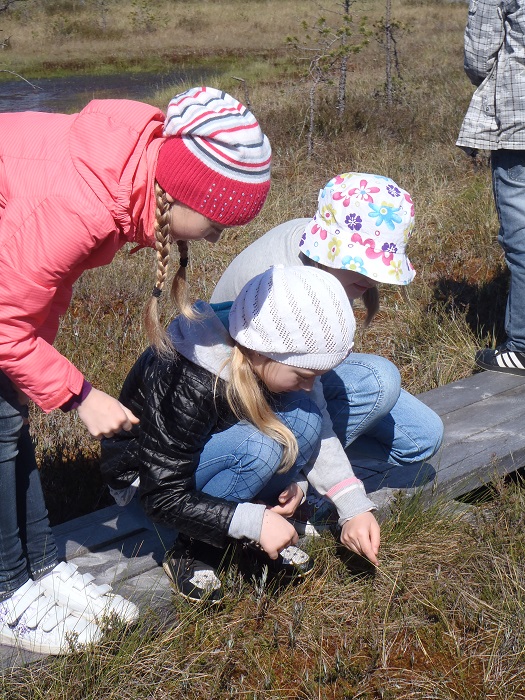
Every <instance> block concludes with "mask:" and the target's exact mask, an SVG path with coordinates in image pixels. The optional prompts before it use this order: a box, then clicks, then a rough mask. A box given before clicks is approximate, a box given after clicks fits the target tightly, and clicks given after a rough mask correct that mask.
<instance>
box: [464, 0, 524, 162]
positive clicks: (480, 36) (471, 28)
mask: <svg viewBox="0 0 525 700" xmlns="http://www.w3.org/2000/svg"><path fill="white" fill-rule="evenodd" d="M464 67H465V71H466V73H467V75H468V76H469V78H470V80H471V81H472V83H474V85H477V86H478V88H477V90H476V92H475V93H474V95H473V97H472V100H471V102H470V106H469V108H468V110H467V113H466V115H465V119H464V121H463V124H462V126H461V130H460V133H459V137H458V140H457V145H458V146H461V147H462V148H464V149H465V150H466V151H467V152H471V151H472V150H476V149H482V150H487V151H493V150H497V149H503V148H505V149H510V150H522V149H525V0H499V1H498V0H470V5H469V13H468V21H467V26H466V29H465V63H464Z"/></svg>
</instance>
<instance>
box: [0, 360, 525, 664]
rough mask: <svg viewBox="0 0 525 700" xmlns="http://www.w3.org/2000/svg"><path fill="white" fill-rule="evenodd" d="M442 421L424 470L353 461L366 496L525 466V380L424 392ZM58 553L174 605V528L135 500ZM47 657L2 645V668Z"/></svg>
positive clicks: (100, 578)
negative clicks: (167, 564)
mask: <svg viewBox="0 0 525 700" xmlns="http://www.w3.org/2000/svg"><path fill="white" fill-rule="evenodd" d="M419 398H421V400H422V401H424V403H426V404H427V405H428V406H430V407H432V408H433V409H434V410H435V411H436V412H437V413H438V414H439V415H440V416H441V418H442V419H443V421H444V424H445V438H444V441H443V445H442V448H441V449H440V451H439V453H438V454H437V455H436V456H435V458H434V459H433V460H432V462H431V463H430V464H427V465H425V467H424V468H423V469H420V468H418V469H412V470H411V469H407V468H403V469H401V468H399V467H398V468H393V467H391V466H390V465H385V468H384V469H381V468H380V467H378V466H377V464H376V465H372V466H371V465H367V464H365V463H363V464H361V465H354V466H355V470H356V473H357V474H358V476H359V477H360V478H361V479H363V481H364V482H365V485H366V488H367V491H368V493H369V494H370V495H371V497H372V499H373V500H374V501H375V502H376V503H377V504H378V506H379V507H380V509H381V510H383V511H385V510H386V508H387V506H388V502H389V501H390V500H391V498H392V496H393V494H395V493H396V492H397V491H399V489H403V490H405V489H416V488H419V489H422V490H423V492H424V494H425V497H428V498H429V499H430V498H431V497H432V496H433V495H436V494H437V495H440V496H442V497H444V498H447V499H454V498H457V497H459V496H462V495H464V494H466V493H468V492H470V491H473V490H474V489H477V488H479V487H481V486H483V485H485V484H487V483H489V482H490V481H491V479H493V478H494V476H495V474H496V473H499V474H505V473H510V472H513V471H515V470H517V469H519V468H520V467H523V466H524V465H525V377H516V376H513V375H510V374H508V375H506V374H500V373H497V372H482V373H480V374H476V375H473V376H472V377H468V378H467V379H464V380H461V381H458V382H454V383H452V384H447V385H446V386H444V387H440V388H439V389H434V390H432V391H428V392H426V393H424V394H420V396H419ZM54 532H55V535H56V538H57V542H58V546H59V556H60V557H61V558H66V559H67V560H68V561H74V563H75V564H77V565H78V566H79V568H80V569H81V570H82V572H87V571H89V572H91V573H92V574H93V575H94V576H95V577H96V579H97V583H110V584H111V585H112V586H113V588H114V589H115V590H116V591H118V592H119V593H121V594H122V595H124V596H126V597H128V598H130V599H132V600H134V601H135V602H137V603H138V605H139V606H140V608H141V610H142V611H146V610H147V609H148V608H151V607H153V608H155V609H156V610H159V609H162V608H168V607H169V605H170V598H171V593H170V589H169V586H168V580H167V577H166V576H165V575H164V573H163V571H162V568H161V566H160V564H161V562H162V557H163V555H164V552H165V550H166V549H167V548H168V547H169V546H170V545H171V543H172V541H173V539H174V532H173V531H169V530H168V529H166V528H155V526H153V525H152V524H151V523H150V522H149V521H148V520H147V519H146V518H145V516H144V515H143V514H142V512H141V510H140V506H139V505H138V504H137V503H136V502H132V503H131V504H130V505H129V506H127V507H126V508H119V507H118V506H110V507H109V508H104V509H103V510H99V511H96V512H95V513H91V514H90V515H86V516H83V517H81V518H77V519H75V520H71V521H69V522H66V523H63V524H62V525H59V526H57V527H55V528H54ZM38 658H42V657H40V656H39V655H37V654H30V653H28V652H23V651H19V650H16V649H12V648H9V647H3V646H0V667H2V668H3V669H8V668H11V667H13V666H20V665H22V664H24V663H28V662H30V661H33V660H36V659H38Z"/></svg>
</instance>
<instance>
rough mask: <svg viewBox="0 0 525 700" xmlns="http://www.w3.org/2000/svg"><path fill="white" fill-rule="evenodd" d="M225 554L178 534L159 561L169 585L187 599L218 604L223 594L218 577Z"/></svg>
mask: <svg viewBox="0 0 525 700" xmlns="http://www.w3.org/2000/svg"><path fill="white" fill-rule="evenodd" d="M224 556H225V553H224V551H223V550H221V549H217V548H216V547H212V546H211V545H207V544H205V543H204V542H199V541H198V540H193V539H191V538H189V537H186V536H184V535H179V536H178V537H177V539H176V541H175V544H174V545H173V547H172V548H171V549H170V550H168V551H167V552H166V554H165V556H164V561H163V562H162V568H163V569H164V571H165V573H166V575H167V577H168V578H169V580H170V584H171V587H172V588H173V590H174V591H175V592H176V593H179V594H180V595H181V596H183V597H184V598H186V599H187V600H193V601H197V602H208V603H219V602H220V601H221V600H222V599H223V597H224V591H223V589H222V584H221V581H220V579H219V577H218V576H217V570H218V569H219V568H220V565H221V562H222V560H223V559H224Z"/></svg>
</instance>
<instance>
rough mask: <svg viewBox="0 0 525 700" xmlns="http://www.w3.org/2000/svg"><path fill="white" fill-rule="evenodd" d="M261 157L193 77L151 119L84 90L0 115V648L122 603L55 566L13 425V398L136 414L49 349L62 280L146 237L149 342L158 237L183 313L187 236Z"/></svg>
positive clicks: (105, 428)
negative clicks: (71, 110)
mask: <svg viewBox="0 0 525 700" xmlns="http://www.w3.org/2000/svg"><path fill="white" fill-rule="evenodd" d="M270 160H271V150H270V145H269V143H268V139H267V138H266V136H264V134H263V133H262V131H261V129H260V127H259V124H258V123H257V121H256V119H255V118H254V116H253V115H252V114H251V112H250V111H249V110H247V109H246V107H244V106H243V105H242V104H240V103H239V102H237V100H235V99H234V98H232V97H231V96H230V95H228V94H227V93H224V92H221V91H219V90H215V89H213V88H208V87H199V88H193V89H191V90H188V91H186V92H184V93H182V94H180V95H177V96H176V97H175V98H174V99H173V100H172V101H171V102H170V104H169V107H168V110H167V114H166V116H164V114H162V112H160V111H159V110H157V109H156V108H155V107H151V106H149V105H146V104H143V103H139V102H132V101H128V100H94V101H92V102H90V103H89V104H88V105H87V107H86V108H85V109H83V110H82V111H81V112H80V113H78V114H73V115H64V114H44V113H32V112H26V113H12V114H11V113H9V114H0V280H1V283H0V643H1V644H8V645H16V646H20V647H22V648H26V649H31V650H34V651H41V652H47V653H59V652H61V651H64V650H65V649H67V648H69V643H68V640H67V638H68V637H69V636H70V633H71V632H74V633H75V635H77V639H78V642H79V644H82V643H85V642H89V641H98V639H99V638H100V636H101V632H100V629H99V626H98V622H99V621H100V619H101V618H102V617H103V616H108V615H116V617H118V618H120V619H122V620H124V621H126V622H130V621H133V620H135V619H136V617H137V615H138V610H137V608H136V606H134V605H133V604H132V603H130V602H129V601H126V600H124V599H123V598H122V597H121V596H118V595H115V594H114V593H113V592H112V591H111V590H108V587H107V586H96V585H95V584H94V583H93V582H92V577H90V576H89V575H84V576H81V575H80V574H79V573H78V572H77V571H76V567H75V565H74V564H71V563H65V562H61V563H60V564H59V563H57V561H58V560H57V550H56V546H55V542H54V539H53V535H52V532H51V529H50V526H49V521H48V518H47V511H46V508H45V504H44V499H43V495H42V490H41V485H40V479H39V473H38V469H37V465H36V461H35V456H34V450H33V446H32V443H31V439H30V436H29V429H28V426H27V406H26V405H25V404H27V399H31V400H33V401H34V402H35V403H36V404H37V405H38V406H40V407H41V408H42V409H43V410H44V411H46V412H49V411H52V410H53V409H56V408H62V409H63V410H73V409H76V410H77V412H78V415H79V416H80V418H81V419H82V421H83V422H84V423H85V425H86V427H87V428H88V430H89V432H90V433H91V434H92V435H93V436H94V437H96V438H101V437H103V436H106V437H111V436H112V435H113V434H114V433H116V432H118V431H119V430H130V429H131V427H132V425H133V424H134V423H137V422H138V421H137V419H136V418H135V416H134V415H133V414H132V413H131V412H130V411H129V410H128V409H127V408H125V407H124V406H122V405H121V404H120V403H119V402H118V401H117V400H116V399H114V398H113V397H111V396H109V395H108V394H105V393H104V392H102V391H99V390H98V389H95V388H94V387H92V386H91V384H90V383H89V382H88V381H87V380H86V379H85V378H84V377H83V375H82V373H81V372H80V371H79V370H78V369H77V368H76V367H74V366H73V365H72V364H71V363H70V362H69V361H68V360H67V359H66V358H65V357H63V356H62V355H60V353H58V352H57V351H56V350H55V349H54V348H53V345H52V344H53V341H54V339H55V335H56V333H57V329H58V323H59V319H60V316H61V315H62V314H63V313H64V312H65V311H66V309H67V307H68V304H69V302H70V300H71V295H72V286H73V283H74V282H75V280H77V279H78V277H79V276H80V275H81V273H82V272H83V271H84V270H87V269H90V268H94V267H98V266H101V265H106V264H107V263H109V262H110V261H111V260H112V259H113V257H114V256H115V254H116V252H117V251H118V250H119V249H120V248H122V246H124V244H125V243H130V242H131V243H135V244H137V245H139V246H141V247H142V246H149V247H153V248H155V249H156V252H157V279H156V283H155V286H154V288H153V293H152V297H151V300H150V302H149V303H148V307H147V312H146V328H147V331H148V335H149V340H150V342H152V343H155V344H157V346H159V348H160V349H161V350H162V349H164V348H165V347H166V337H165V335H164V331H163V329H161V327H160V324H159V321H158V315H157V309H156V305H157V300H158V297H159V296H160V294H161V292H162V290H163V286H164V281H165V278H166V272H167V266H168V260H169V252H170V243H171V242H175V243H176V244H177V247H178V251H179V255H180V265H179V270H178V272H177V275H176V276H175V280H174V286H173V289H172V291H173V293H174V294H175V296H176V298H177V301H178V303H179V306H180V308H181V310H182V312H183V313H184V311H185V310H186V309H187V308H189V304H188V302H187V301H186V298H185V267H186V264H187V253H188V241H190V240H201V239H205V240H208V241H210V242H216V241H217V240H218V239H219V238H220V235H221V233H222V231H223V229H224V228H226V227H227V226H238V225H242V224H245V223H247V222H249V221H250V220H251V219H253V218H254V217H255V216H256V215H257V214H258V212H259V211H260V209H261V207H262V205H263V204H264V201H265V198H266V196H267V194H268V190H269V186H270ZM25 397H27V398H25Z"/></svg>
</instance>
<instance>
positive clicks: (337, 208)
mask: <svg viewBox="0 0 525 700" xmlns="http://www.w3.org/2000/svg"><path fill="white" fill-rule="evenodd" d="M413 228H414V205H413V203H412V198H411V197H410V195H409V193H408V192H406V191H405V190H403V189H402V188H401V187H399V186H398V185H396V183H395V182H394V181H393V180H391V179H390V178H389V177H383V176H382V175H372V174H368V173H344V174H342V175H336V177H334V178H332V180H330V182H328V183H327V185H325V187H324V189H322V190H321V191H320V192H319V201H318V209H317V212H316V214H315V216H314V218H313V219H312V220H311V221H310V222H309V223H308V224H307V226H306V229H305V232H304V233H303V236H302V238H301V241H300V243H299V246H300V250H301V252H302V253H304V255H306V256H307V257H308V258H310V259H311V260H314V261H315V262H318V263H320V264H321V265H325V266H326V267H332V268H336V269H338V270H352V271H354V272H358V273H360V274H361V275H365V276H366V277H370V278H371V279H374V280H376V281H377V282H386V283H387V284H409V283H410V282H411V281H412V280H413V279H414V276H415V274H416V272H415V270H414V268H413V267H412V264H411V263H410V260H409V259H408V257H407V255H406V252H405V251H406V245H407V242H408V239H409V238H410V236H411V234H412V230H413Z"/></svg>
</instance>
